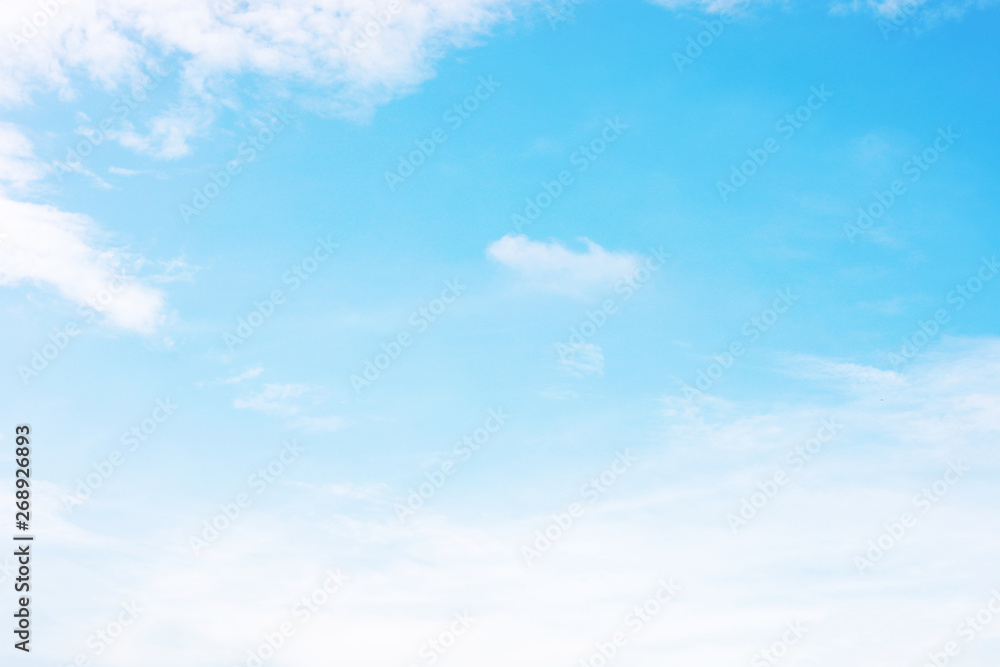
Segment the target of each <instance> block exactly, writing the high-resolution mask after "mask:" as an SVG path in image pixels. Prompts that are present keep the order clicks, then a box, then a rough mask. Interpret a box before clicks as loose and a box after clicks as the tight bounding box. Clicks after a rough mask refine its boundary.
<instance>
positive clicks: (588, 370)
mask: <svg viewBox="0 0 1000 667" xmlns="http://www.w3.org/2000/svg"><path fill="white" fill-rule="evenodd" d="M556 352H557V353H558V354H559V370H560V372H561V373H562V374H563V375H568V376H569V377H574V378H582V377H584V376H587V375H604V353H603V351H602V350H601V346H600V345H595V344H594V343H570V344H568V345H567V344H565V343H559V344H558V345H556Z"/></svg>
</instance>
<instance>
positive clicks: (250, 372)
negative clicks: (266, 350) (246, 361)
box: [219, 366, 264, 384]
mask: <svg viewBox="0 0 1000 667" xmlns="http://www.w3.org/2000/svg"><path fill="white" fill-rule="evenodd" d="M263 372H264V367H263V366H255V367H254V368H248V369H247V370H245V371H243V372H242V373H240V374H239V375H236V376H233V377H231V378H226V379H225V380H220V381H219V384H239V383H240V382H243V381H245V380H251V379H253V378H255V377H257V376H258V375H260V374H261V373H263Z"/></svg>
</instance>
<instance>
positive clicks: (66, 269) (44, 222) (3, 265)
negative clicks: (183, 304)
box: [0, 198, 165, 333]
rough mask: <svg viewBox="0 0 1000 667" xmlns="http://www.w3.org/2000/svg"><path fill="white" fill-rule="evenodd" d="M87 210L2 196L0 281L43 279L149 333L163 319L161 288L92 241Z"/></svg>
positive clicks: (134, 262)
mask: <svg viewBox="0 0 1000 667" xmlns="http://www.w3.org/2000/svg"><path fill="white" fill-rule="evenodd" d="M96 235H97V228H96V225H94V223H93V221H91V220H90V218H88V217H87V216H84V215H78V214H74V213H66V212H63V211H60V210H59V209H57V208H55V207H52V206H45V205H41V204H32V203H27V202H17V201H11V200H9V199H4V198H0V238H2V248H3V252H0V284H3V285H14V284H18V283H21V282H32V283H35V284H39V283H45V284H49V285H52V286H53V287H55V288H56V289H57V290H58V291H59V293H60V294H61V295H62V296H63V297H65V298H67V299H69V300H70V301H73V302H75V303H78V304H80V305H86V306H89V307H90V308H93V309H94V310H95V311H97V312H99V313H102V314H103V315H104V316H105V317H106V318H107V319H108V320H109V321H110V322H111V323H112V324H114V325H116V326H119V327H121V328H124V329H129V330H132V331H138V332H142V333H149V332H151V331H153V330H154V329H155V328H156V327H157V326H158V325H160V324H161V323H162V322H163V321H164V319H165V316H164V312H163V310H164V303H163V294H162V293H161V292H160V291H159V290H156V289H153V288H150V287H147V286H145V285H143V284H142V283H140V282H138V281H137V280H135V279H133V278H128V277H123V274H125V273H128V272H129V270H130V269H134V268H135V267H136V266H138V264H139V263H141V260H139V259H138V258H133V257H130V256H129V255H127V254H126V253H124V252H123V251H121V250H118V249H114V248H107V247H105V248H103V249H101V248H100V247H99V246H98V245H97V244H95V243H94V241H93V237H94V236H96Z"/></svg>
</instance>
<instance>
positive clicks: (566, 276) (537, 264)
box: [486, 234, 639, 298]
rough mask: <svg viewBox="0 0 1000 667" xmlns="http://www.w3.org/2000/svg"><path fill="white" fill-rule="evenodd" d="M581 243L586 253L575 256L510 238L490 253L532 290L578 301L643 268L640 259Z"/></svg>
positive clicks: (551, 245) (547, 245) (554, 246)
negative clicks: (640, 267) (640, 265)
mask: <svg viewBox="0 0 1000 667" xmlns="http://www.w3.org/2000/svg"><path fill="white" fill-rule="evenodd" d="M581 242H582V243H583V245H584V246H585V247H586V250H584V251H582V252H574V251H573V250H570V249H568V248H566V247H565V246H563V245H562V244H560V243H558V242H556V241H553V242H551V243H545V242H542V241H532V240H531V239H529V238H528V237H527V236H523V235H514V234H508V235H507V236H504V237H503V238H502V239H500V240H499V241H495V242H493V243H492V244H490V246H489V248H488V249H487V251H486V252H487V254H488V255H489V257H490V258H491V259H493V260H495V261H497V262H499V263H500V264H502V265H503V266H505V267H507V268H508V269H510V270H511V271H513V272H514V273H516V274H517V275H518V276H519V277H520V278H521V279H522V280H523V281H524V282H525V283H526V284H528V285H529V286H531V287H533V288H536V289H540V290H544V291H547V292H553V293H556V294H564V295H567V296H572V297H577V298H581V297H587V296H592V295H594V294H595V293H599V292H601V291H606V290H608V289H610V288H611V287H612V286H613V285H614V284H615V283H616V282H618V281H620V280H622V279H624V278H626V277H627V276H631V275H633V274H634V273H635V272H636V269H638V268H639V258H638V256H636V255H633V254H630V253H622V252H609V251H607V250H605V249H604V248H602V247H601V246H599V245H598V244H596V243H594V242H593V241H590V240H589V239H581Z"/></svg>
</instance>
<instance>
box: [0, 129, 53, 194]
mask: <svg viewBox="0 0 1000 667" xmlns="http://www.w3.org/2000/svg"><path fill="white" fill-rule="evenodd" d="M44 175H45V165H44V164H43V163H42V162H41V161H39V160H38V159H37V158H35V152H34V147H33V146H32V143H31V140H30V139H28V137H26V136H25V135H24V133H23V132H21V130H20V129H19V128H18V127H17V126H16V125H14V124H13V123H5V122H0V182H6V183H9V184H11V185H13V186H14V187H17V188H24V186H25V185H27V184H28V183H30V182H32V181H36V180H38V179H40V178H42V177H43V176H44Z"/></svg>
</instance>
